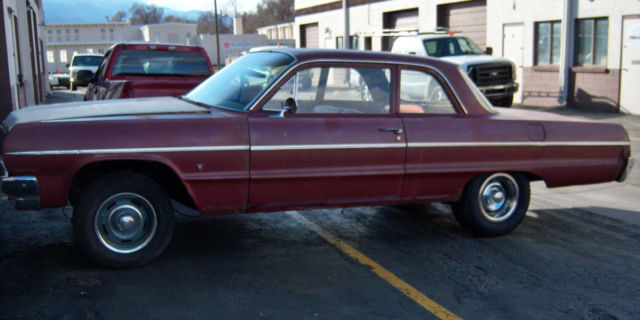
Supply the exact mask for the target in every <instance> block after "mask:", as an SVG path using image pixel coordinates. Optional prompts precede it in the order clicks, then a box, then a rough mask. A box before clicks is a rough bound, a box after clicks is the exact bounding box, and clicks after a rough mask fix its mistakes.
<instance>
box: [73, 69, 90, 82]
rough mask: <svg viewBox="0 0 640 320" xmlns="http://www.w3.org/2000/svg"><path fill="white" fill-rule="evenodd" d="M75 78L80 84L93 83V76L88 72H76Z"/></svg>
mask: <svg viewBox="0 0 640 320" xmlns="http://www.w3.org/2000/svg"><path fill="white" fill-rule="evenodd" d="M77 77H78V80H80V81H82V82H86V83H89V82H91V81H93V74H92V73H91V71H89V70H80V71H78V75H77Z"/></svg>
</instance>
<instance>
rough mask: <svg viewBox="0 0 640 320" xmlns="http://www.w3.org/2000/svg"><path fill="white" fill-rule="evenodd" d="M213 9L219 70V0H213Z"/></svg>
mask: <svg viewBox="0 0 640 320" xmlns="http://www.w3.org/2000/svg"><path fill="white" fill-rule="evenodd" d="M213 11H214V16H215V19H216V57H217V58H218V70H220V35H219V34H220V27H219V26H218V0H213Z"/></svg>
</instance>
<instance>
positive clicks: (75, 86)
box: [71, 83, 78, 91]
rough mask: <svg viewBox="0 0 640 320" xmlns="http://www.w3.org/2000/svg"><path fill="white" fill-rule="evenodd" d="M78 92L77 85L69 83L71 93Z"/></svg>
mask: <svg viewBox="0 0 640 320" xmlns="http://www.w3.org/2000/svg"><path fill="white" fill-rule="evenodd" d="M76 90H78V85H77V84H75V83H71V91H76Z"/></svg>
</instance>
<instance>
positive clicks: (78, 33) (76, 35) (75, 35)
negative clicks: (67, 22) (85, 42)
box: [73, 29, 80, 41]
mask: <svg viewBox="0 0 640 320" xmlns="http://www.w3.org/2000/svg"><path fill="white" fill-rule="evenodd" d="M73 33H74V35H73V38H74V39H75V40H76V41H80V30H78V29H75V30H73Z"/></svg>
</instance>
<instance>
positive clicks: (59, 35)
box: [56, 29, 62, 41]
mask: <svg viewBox="0 0 640 320" xmlns="http://www.w3.org/2000/svg"><path fill="white" fill-rule="evenodd" d="M56 40H58V41H62V30H60V29H58V30H56Z"/></svg>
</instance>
